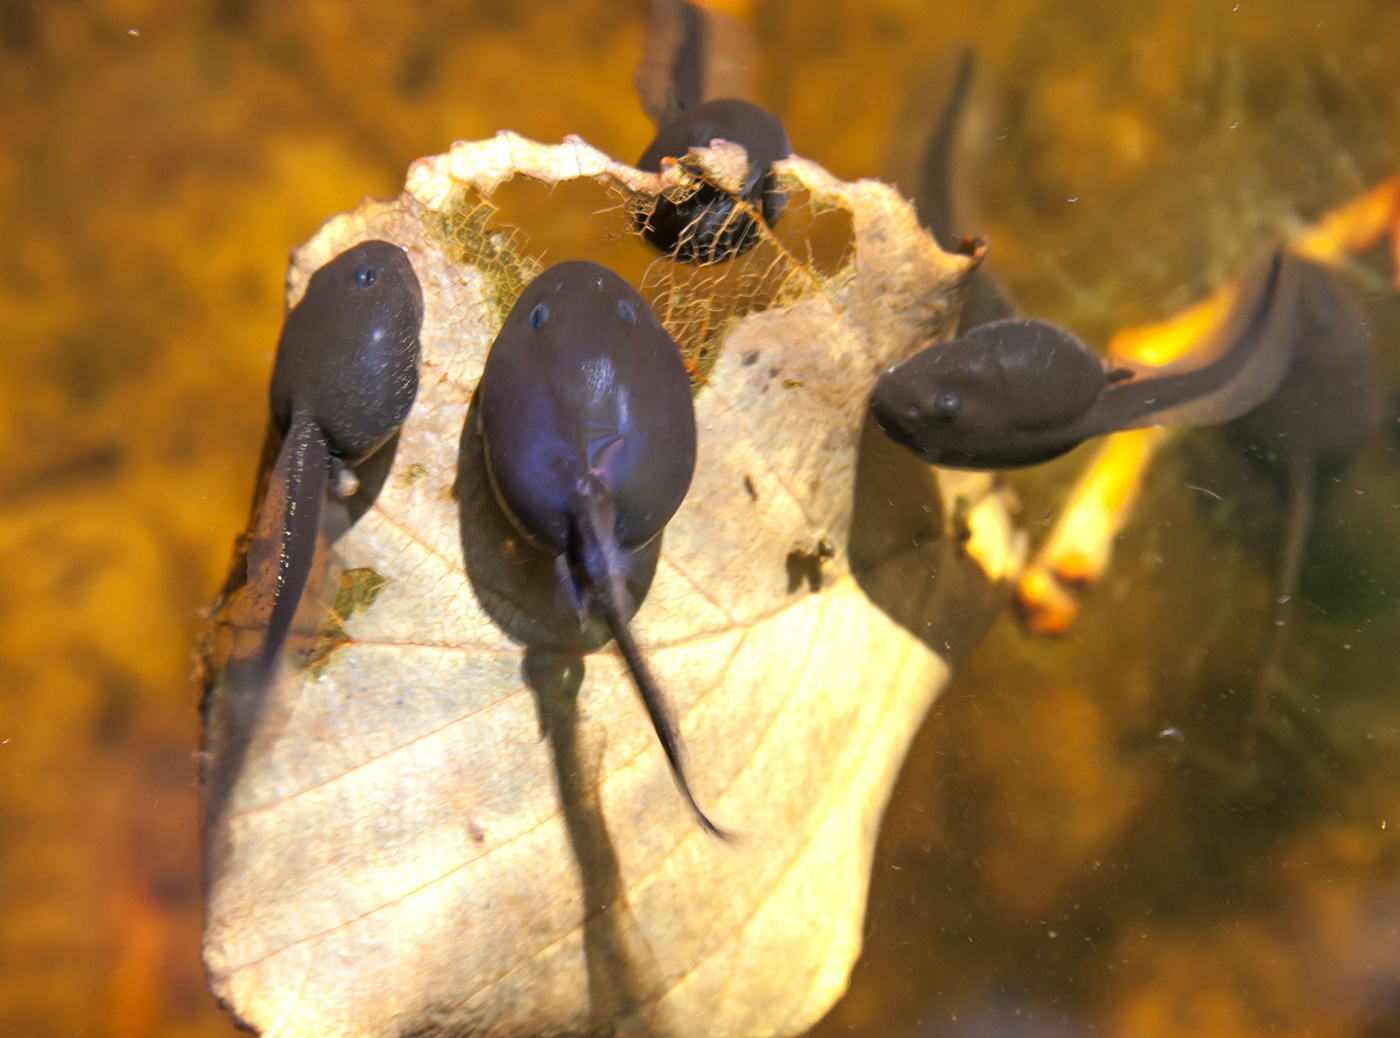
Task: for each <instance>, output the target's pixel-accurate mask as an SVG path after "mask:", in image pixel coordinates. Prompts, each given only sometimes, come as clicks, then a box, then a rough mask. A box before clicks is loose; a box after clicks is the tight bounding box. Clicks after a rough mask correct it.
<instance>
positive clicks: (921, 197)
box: [914, 47, 977, 250]
mask: <svg viewBox="0 0 1400 1038" xmlns="http://www.w3.org/2000/svg"><path fill="white" fill-rule="evenodd" d="M976 67H977V59H976V57H975V56H974V54H973V51H972V48H971V47H964V48H962V51H961V52H960V53H959V54H958V68H957V71H956V72H954V73H953V85H952V88H951V89H950V90H949V91H948V98H947V100H946V101H944V102H943V110H942V112H940V113H939V116H938V122H937V123H935V124H934V127H933V132H932V133H930V134H929V138H928V143H926V144H925V145H924V153H923V155H922V157H921V159H920V162H919V181H918V185H917V187H916V190H915V194H914V208H915V209H917V210H918V213H919V221H920V222H921V223H922V224H923V225H924V226H925V227H927V228H928V229H929V231H930V232H931V233H932V234H933V237H934V240H935V241H937V242H938V244H939V247H940V248H943V249H948V250H951V249H954V248H956V247H957V245H958V243H959V241H960V238H959V237H958V235H957V234H955V233H954V231H953V152H954V150H955V149H956V146H957V138H958V123H959V121H960V120H961V118H962V112H963V106H964V105H965V104H966V103H967V91H968V88H969V87H970V86H971V85H972V74H973V72H974V71H975V70H976Z"/></svg>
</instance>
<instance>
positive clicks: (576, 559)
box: [567, 477, 733, 840]
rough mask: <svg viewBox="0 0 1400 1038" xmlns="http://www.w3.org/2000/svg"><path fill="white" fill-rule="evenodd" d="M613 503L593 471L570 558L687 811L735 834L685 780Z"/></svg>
mask: <svg viewBox="0 0 1400 1038" xmlns="http://www.w3.org/2000/svg"><path fill="white" fill-rule="evenodd" d="M615 514H616V513H615V508H614V504H613V500H612V494H611V493H610V492H609V491H608V490H607V488H606V487H604V486H603V485H602V483H601V481H600V480H598V479H597V478H596V477H590V480H589V487H588V490H587V491H586V492H585V494H584V502H583V507H582V508H580V509H579V518H578V520H577V524H576V525H575V526H574V528H573V529H571V531H570V534H571V536H570V541H573V542H576V543H571V544H570V545H569V549H568V552H567V554H568V556H570V558H569V562H570V565H571V567H572V568H574V569H575V571H576V572H577V571H578V570H580V569H581V570H582V571H583V572H582V573H581V574H579V575H581V576H583V577H584V579H586V580H587V582H588V586H589V589H590V590H591V591H592V597H593V600H594V608H595V609H596V610H597V611H598V612H599V613H600V614H601V615H602V617H603V621H604V622H605V623H606V624H607V625H608V631H609V632H610V633H611V634H612V636H613V639H614V640H615V641H616V642H617V647H618V648H619V649H620V650H622V658H623V659H624V660H626V661H627V669H628V670H629V671H631V672H632V680H633V681H634V682H635V683H636V685H637V691H638V692H639V693H640V694H641V697H642V704H643V705H644V706H645V707H646V711H647V715H648V716H649V717H650V718H651V726H652V728H654V729H655V730H656V737H657V739H658V740H660V742H661V749H662V750H663V751H664V752H665V754H666V762H667V763H668V764H669V765H670V766H671V775H672V777H673V778H674V779H675V781H676V786H677V788H679V789H680V791H681V796H683V797H685V801H686V803H687V804H688V805H690V810H691V813H692V814H694V815H695V820H696V822H697V823H699V825H700V828H701V829H703V830H705V832H707V833H709V834H710V835H711V836H715V837H718V838H719V839H721V840H731V839H733V835H732V834H731V833H729V832H727V831H726V830H724V829H721V828H720V827H719V826H717V825H715V823H714V822H712V821H711V820H710V818H709V816H708V815H706V814H705V812H704V811H702V810H701V809H700V805H699V804H698V803H696V801H695V794H693V793H692V792H691V791H690V783H689V782H688V781H686V777H685V764H684V761H683V759H682V757H683V751H682V749H681V739H680V729H679V728H678V727H677V725H676V723H675V720H674V719H673V718H672V716H671V710H670V708H669V707H668V706H667V704H666V699H665V697H664V696H663V695H662V692H661V688H660V687H659V686H658V685H657V683H656V679H655V678H653V677H652V674H651V669H650V668H649V667H648V666H647V663H646V660H645V659H643V658H642V653H641V650H639V649H638V648H637V643H636V641H635V640H634V639H633V638H632V631H631V628H629V627H628V626H627V613H628V612H629V610H628V608H627V605H628V600H629V596H628V591H627V585H626V578H625V576H624V573H623V568H622V565H621V558H620V553H619V551H618V548H617V544H616V543H615V541H614V537H613V532H612V531H613V529H614V522H615V519H614V516H615Z"/></svg>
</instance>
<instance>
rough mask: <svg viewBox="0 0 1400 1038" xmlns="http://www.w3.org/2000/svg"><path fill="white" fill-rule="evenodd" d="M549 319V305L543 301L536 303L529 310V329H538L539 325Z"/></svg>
mask: <svg viewBox="0 0 1400 1038" xmlns="http://www.w3.org/2000/svg"><path fill="white" fill-rule="evenodd" d="M548 319H549V307H547V306H546V305H545V304H544V303H536V304H535V308H534V309H533V310H531V311H530V330H531V331H536V332H537V331H539V330H540V325H542V324H544V322H545V321H547V320H548Z"/></svg>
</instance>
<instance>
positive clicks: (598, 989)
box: [521, 649, 661, 1033]
mask: <svg viewBox="0 0 1400 1038" xmlns="http://www.w3.org/2000/svg"><path fill="white" fill-rule="evenodd" d="M521 670H522V671H523V673H524V676H525V680H526V683H527V684H528V685H529V686H530V691H531V693H532V694H533V695H534V697H535V707H536V709H537V710H538V711H539V717H540V728H541V731H542V732H543V734H544V735H545V736H546V737H547V738H548V739H549V743H550V748H551V749H552V751H553V753H554V762H555V768H556V774H557V776H558V782H559V800H560V803H562V804H563V809H564V824H565V827H566V828H567V829H568V833H569V842H570V843H571V844H572V845H573V848H574V857H575V859H576V860H577V862H578V867H579V877H580V880H581V882H582V886H583V891H582V894H583V905H584V909H583V919H582V924H583V952H584V959H585V961H586V964H587V970H588V999H589V1021H588V1024H589V1032H590V1033H597V1032H599V1031H602V1030H606V1029H610V1028H611V1027H612V1025H614V1024H615V1022H616V1021H617V1020H618V1019H620V1018H622V1017H624V1016H626V1015H627V1014H628V1013H629V1012H630V1011H632V1010H633V1009H635V1008H636V1007H638V1006H640V1005H642V1004H644V1003H646V1002H649V1001H652V1000H654V999H655V998H656V997H657V996H658V995H659V994H660V993H661V978H660V975H659V971H658V970H656V968H655V967H654V964H653V963H654V959H653V956H652V955H651V954H650V949H649V948H648V946H647V944H646V939H645V938H644V937H643V936H642V934H641V931H640V929H639V928H638V926H637V924H636V921H635V920H634V919H633V918H632V913H631V910H630V909H629V908H628V905H627V898H626V891H625V889H624V887H623V883H622V870H621V868H620V866H619V865H618V860H617V853H616V851H615V850H614V848H613V844H612V837H611V836H610V835H609V833H608V827H607V821H606V820H605V819H604V818H603V811H602V805H601V804H600V803H599V800H598V792H597V790H598V787H599V785H600V784H601V781H602V777H603V776H602V774H601V768H600V762H599V761H598V760H597V759H596V757H597V755H596V754H595V755H588V754H586V753H585V752H584V750H583V748H582V747H581V746H580V744H579V737H578V734H579V730H578V692H579V688H580V687H581V686H582V684H583V660H582V658H581V657H580V656H578V655H575V654H565V653H557V652H550V651H547V650H540V649H529V650H527V651H526V653H525V659H524V662H523V663H522V664H521ZM590 756H591V757H592V758H593V759H589V758H590ZM639 960H640V961H639Z"/></svg>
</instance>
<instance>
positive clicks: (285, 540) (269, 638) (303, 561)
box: [248, 241, 423, 681]
mask: <svg viewBox="0 0 1400 1038" xmlns="http://www.w3.org/2000/svg"><path fill="white" fill-rule="evenodd" d="M422 323H423V294H422V290H421V289H420V287H419V284H418V278H417V276H416V275H415V274H414V273H413V266H412V265H411V264H410V263H409V261H408V256H407V255H406V254H405V253H404V250H403V249H401V248H400V247H399V246H397V245H391V244H390V243H389V242H385V241H365V242H360V243H359V244H358V245H355V246H353V247H351V248H349V249H347V250H345V251H344V252H342V253H341V254H340V255H338V256H336V257H335V259H333V260H331V261H330V262H329V263H327V264H326V265H325V266H323V267H321V268H320V269H319V270H317V271H316V273H314V274H312V275H311V280H310V281H309V283H308V284H307V286H306V292H305V294H304V295H303V296H302V298H301V301H300V302H298V303H297V305H296V306H295V307H293V308H292V310H291V312H290V313H288V314H287V319H286V322H285V323H284V324H283V326H282V335H281V338H280V339H279V340H278V343H277V361H276V364H275V365H274V367H273V373H272V391H271V402H272V417H273V421H274V422H275V423H276V426H277V429H278V431H279V432H281V434H282V446H281V449H280V451H279V452H278V455H277V461H276V464H275V465H274V467H273V470H272V475H271V478H270V480H269V483H268V492H267V497H266V499H265V500H264V503H263V508H262V513H261V515H260V517H259V522H258V531H257V534H256V535H255V537H254V539H253V542H252V544H251V545H250V547H249V552H248V573H249V586H250V588H249V589H250V593H252V594H254V595H261V596H264V600H265V601H266V600H268V599H270V610H269V611H268V617H267V627H266V634H265V636H264V638H263V640H262V644H261V646H260V648H259V650H258V652H257V655H256V657H255V660H254V661H253V662H254V666H255V671H256V676H257V678H258V680H259V681H265V680H266V678H267V676H268V675H269V674H270V673H271V671H272V668H273V666H274V665H275V663H276V660H277V657H278V654H279V653H280V651H281V648H282V644H283V642H284V640H285V639H286V636H287V631H288V629H289V627H290V625H291V622H292V618H293V616H294V615H295V613H296V610H297V604H298V602H299V601H300V599H301V594H302V591H303V590H304V588H305V586H306V581H307V578H308V576H309V574H310V572H311V568H312V559H313V556H314V555H315V552H316V544H317V535H318V532H319V530H320V524H321V512H322V503H323V502H324V499H325V496H326V492H327V490H328V488H330V487H332V486H334V483H333V477H334V478H335V480H336V481H339V480H341V479H343V478H344V476H343V475H342V474H347V475H348V470H349V469H352V468H353V467H354V466H356V465H358V464H359V463H360V462H361V461H363V460H364V459H365V458H366V457H368V456H369V455H370V454H372V453H373V452H374V451H375V450H376V449H378V448H379V447H380V446H382V445H383V444H384V443H385V441H387V440H388V439H389V438H390V437H392V436H393V435H394V433H396V432H397V431H398V429H399V426H401V425H402V424H403V421H404V419H405V418H406V417H407V416H408V412H409V409H410V408H411V407H412V406H413V400H414V397H415V395H416V394H417V392H418V350H419V346H418V334H419V331H420V329H421V327H422ZM350 482H351V483H353V480H351V481H350Z"/></svg>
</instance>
